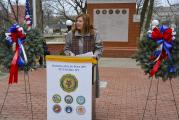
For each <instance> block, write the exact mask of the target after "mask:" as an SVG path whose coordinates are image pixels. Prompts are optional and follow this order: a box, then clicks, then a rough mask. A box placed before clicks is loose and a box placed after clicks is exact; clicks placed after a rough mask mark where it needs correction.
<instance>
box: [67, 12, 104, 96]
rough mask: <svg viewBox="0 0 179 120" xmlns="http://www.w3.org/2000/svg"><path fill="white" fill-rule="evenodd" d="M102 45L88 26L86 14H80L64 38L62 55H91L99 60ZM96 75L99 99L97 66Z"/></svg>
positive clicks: (97, 89)
mask: <svg viewBox="0 0 179 120" xmlns="http://www.w3.org/2000/svg"><path fill="white" fill-rule="evenodd" d="M102 51H103V44H102V40H101V38H100V35H99V33H98V32H97V31H96V30H95V29H94V27H93V25H91V24H90V17H89V15H88V14H81V15H79V16H77V17H76V19H75V23H74V28H72V30H71V31H70V32H68V34H67V36H66V44H65V48H64V53H65V55H67V56H76V55H81V54H88V55H91V56H92V57H93V58H95V59H97V60H99V58H100V57H101V56H102ZM96 68H97V70H96V71H97V75H96V84H97V85H96V91H97V92H96V97H99V72H98V66H97V67H96Z"/></svg>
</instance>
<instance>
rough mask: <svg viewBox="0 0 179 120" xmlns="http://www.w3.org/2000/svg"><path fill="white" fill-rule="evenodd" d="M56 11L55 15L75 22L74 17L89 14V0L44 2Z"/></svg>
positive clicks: (47, 0) (44, 0)
mask: <svg viewBox="0 0 179 120" xmlns="http://www.w3.org/2000/svg"><path fill="white" fill-rule="evenodd" d="M43 2H44V4H48V5H49V6H50V7H52V8H53V9H54V14H59V15H62V16H64V17H65V18H66V19H69V20H72V21H73V20H74V17H73V16H74V15H79V14H81V13H86V12H87V0H43Z"/></svg>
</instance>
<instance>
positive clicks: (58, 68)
mask: <svg viewBox="0 0 179 120" xmlns="http://www.w3.org/2000/svg"><path fill="white" fill-rule="evenodd" d="M47 120H92V63H75V62H74V63H71V62H55V61H48V60H47Z"/></svg>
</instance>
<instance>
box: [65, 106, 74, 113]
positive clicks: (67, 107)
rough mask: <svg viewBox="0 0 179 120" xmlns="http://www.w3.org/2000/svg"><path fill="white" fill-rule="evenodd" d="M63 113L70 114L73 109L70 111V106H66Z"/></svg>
mask: <svg viewBox="0 0 179 120" xmlns="http://www.w3.org/2000/svg"><path fill="white" fill-rule="evenodd" d="M65 111H66V113H72V112H73V109H72V107H71V106H66V107H65Z"/></svg>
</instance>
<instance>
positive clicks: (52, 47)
mask: <svg viewBox="0 0 179 120" xmlns="http://www.w3.org/2000/svg"><path fill="white" fill-rule="evenodd" d="M47 46H48V50H49V51H50V54H51V55H59V54H60V53H63V52H64V50H63V48H64V44H48V45H47Z"/></svg>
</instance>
